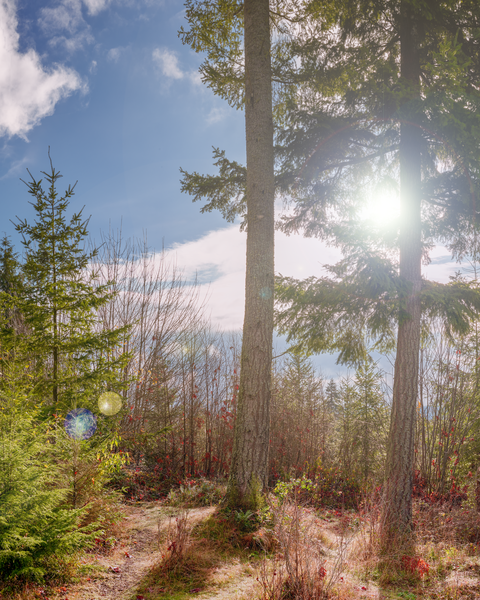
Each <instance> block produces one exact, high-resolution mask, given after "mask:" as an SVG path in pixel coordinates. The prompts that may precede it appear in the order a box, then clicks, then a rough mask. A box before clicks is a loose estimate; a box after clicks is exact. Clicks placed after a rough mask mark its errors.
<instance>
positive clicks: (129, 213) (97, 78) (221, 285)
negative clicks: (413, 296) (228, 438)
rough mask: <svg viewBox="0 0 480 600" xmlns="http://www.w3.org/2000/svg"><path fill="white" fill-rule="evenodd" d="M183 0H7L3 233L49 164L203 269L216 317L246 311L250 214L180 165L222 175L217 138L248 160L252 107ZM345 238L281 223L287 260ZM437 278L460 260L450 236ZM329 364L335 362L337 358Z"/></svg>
mask: <svg viewBox="0 0 480 600" xmlns="http://www.w3.org/2000/svg"><path fill="white" fill-rule="evenodd" d="M182 25H183V26H185V27H186V26H187V23H186V21H185V18H184V6H183V2H182V0H0V216H1V219H0V235H2V236H3V234H4V233H6V234H7V235H9V236H10V237H11V239H12V241H13V242H14V244H15V246H16V248H17V250H19V251H20V250H21V245H20V240H19V237H18V234H17V233H16V231H15V227H14V225H13V223H12V221H13V222H18V219H17V217H19V218H21V219H27V221H29V222H32V221H33V217H34V211H33V209H32V207H31V206H30V204H29V200H30V196H29V195H28V193H27V189H26V186H25V184H24V183H22V181H21V180H20V179H24V180H29V178H30V177H29V175H28V172H27V169H28V170H29V171H30V172H31V173H32V175H33V176H34V177H35V178H37V179H38V178H40V177H41V171H42V170H48V167H49V162H48V148H50V152H51V157H52V159H53V163H54V166H55V168H56V169H57V170H59V171H60V172H61V173H62V175H63V177H64V178H63V179H62V180H61V182H60V183H61V185H60V188H61V190H62V191H63V189H64V188H66V187H67V185H68V184H74V183H75V182H76V181H78V184H77V187H76V189H75V196H74V198H73V200H72V209H74V210H78V209H79V208H81V207H82V206H85V209H84V215H85V216H89V215H91V219H90V223H89V231H90V235H91V236H92V237H93V238H94V239H100V238H101V232H107V231H108V230H109V229H113V230H117V229H119V228H121V229H122V232H123V236H124V237H143V236H144V235H146V236H147V238H148V242H149V244H150V246H151V247H152V249H156V250H160V249H161V248H162V247H164V248H165V249H166V250H167V252H168V253H169V254H170V255H171V256H172V258H174V259H175V260H176V262H177V265H178V267H179V268H180V269H184V271H185V273H186V275H187V276H190V275H191V274H193V273H197V274H198V276H199V281H200V282H201V284H202V285H203V286H205V292H206V294H207V295H208V308H209V311H210V314H211V318H212V324H213V325H214V326H216V327H220V328H221V329H225V330H232V329H240V328H241V326H242V323H243V306H244V281H245V239H246V234H244V233H241V232H240V231H239V225H238V224H229V223H226V222H225V221H224V220H223V219H222V217H221V215H220V214H219V213H207V214H201V213H200V208H201V205H199V204H198V203H197V204H195V203H192V201H191V197H190V196H188V195H185V194H182V193H181V192H180V172H179V169H180V167H182V168H183V169H185V170H186V171H189V172H191V171H198V172H200V173H213V172H214V167H212V158H211V157H212V146H215V147H219V148H221V149H224V150H226V152H227V156H228V157H229V158H230V159H231V160H237V161H239V162H241V163H244V162H245V139H244V132H245V124H244V114H243V112H242V111H237V110H235V109H232V108H231V107H229V106H228V104H227V103H226V102H225V101H223V100H221V99H220V98H218V97H216V96H215V95H214V94H213V93H212V92H211V91H210V90H209V89H208V88H207V87H206V86H205V85H204V84H202V82H201V80H200V76H199V73H198V67H199V65H200V63H201V62H202V56H201V55H199V54H196V53H195V52H193V51H192V50H191V49H190V48H189V47H187V46H183V45H182V43H181V40H180V39H179V38H178V35H177V32H178V30H179V29H180V27H181V26H182ZM338 258H339V254H338V251H337V250H336V249H335V248H327V247H325V246H324V245H323V244H322V243H321V242H319V241H318V240H314V239H305V238H302V237H301V236H300V235H296V236H291V237H287V236H285V235H284V234H281V233H277V237H276V271H277V272H278V273H281V274H283V275H290V276H296V277H299V278H301V277H303V276H305V277H306V276H309V275H321V274H322V265H324V264H331V263H334V262H336V260H337V259H338ZM432 258H433V261H432V264H431V265H430V266H429V267H428V269H426V271H425V273H426V275H427V277H428V278H431V279H435V280H438V281H448V277H449V275H451V274H453V273H454V272H455V271H456V270H458V265H456V264H455V263H452V262H451V260H450V255H449V253H448V251H447V250H446V249H445V248H441V247H438V248H436V249H435V250H434V251H433V253H432ZM322 360H323V363H322V365H323V370H324V371H325V372H326V374H327V375H328V374H329V373H330V372H331V373H333V372H334V370H335V367H334V363H335V359H334V357H324V358H323V359H322Z"/></svg>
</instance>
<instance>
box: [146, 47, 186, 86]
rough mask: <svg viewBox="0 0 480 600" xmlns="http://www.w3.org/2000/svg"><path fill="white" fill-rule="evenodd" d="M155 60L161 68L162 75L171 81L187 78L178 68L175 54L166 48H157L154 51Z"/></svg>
mask: <svg viewBox="0 0 480 600" xmlns="http://www.w3.org/2000/svg"><path fill="white" fill-rule="evenodd" d="M152 56H153V60H154V62H155V63H156V64H157V66H158V67H159V68H160V71H161V72H162V75H165V77H168V78H169V79H183V78H184V77H185V76H186V73H184V72H183V71H182V70H181V69H180V67H179V66H178V58H177V55H176V53H175V52H172V51H171V50H167V49H166V48H163V49H160V48H155V50H154V51H153V54H152Z"/></svg>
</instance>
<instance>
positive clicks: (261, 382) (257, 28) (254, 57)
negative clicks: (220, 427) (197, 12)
mask: <svg viewBox="0 0 480 600" xmlns="http://www.w3.org/2000/svg"><path fill="white" fill-rule="evenodd" d="M244 18H245V25H244V27H245V128H246V141H247V218H248V233H247V272H246V280H245V288H246V289H245V317H244V325H243V343H242V356H241V373H240V389H239V394H238V406H237V414H236V420H235V432H234V442H233V454H232V464H231V468H230V479H229V485H228V492H227V502H228V504H230V505H232V506H238V507H253V508H254V507H255V506H256V504H257V500H258V493H259V492H260V491H261V490H262V489H263V488H264V487H265V486H266V484H267V471H268V445H269V428H270V422H269V421H270V414H269V409H270V393H271V390H270V388H271V364H272V335H273V285H274V264H273V260H274V193H275V190H274V175H273V118H272V84H271V59H270V22H269V2H268V0H245V2H244Z"/></svg>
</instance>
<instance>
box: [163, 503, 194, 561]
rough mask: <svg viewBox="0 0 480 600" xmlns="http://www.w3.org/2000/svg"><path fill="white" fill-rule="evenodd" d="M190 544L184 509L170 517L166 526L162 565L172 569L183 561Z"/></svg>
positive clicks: (189, 528) (189, 531) (186, 516)
mask: <svg viewBox="0 0 480 600" xmlns="http://www.w3.org/2000/svg"><path fill="white" fill-rule="evenodd" d="M191 544H192V538H191V526H190V524H189V522H188V514H187V512H186V511H182V512H180V513H179V514H178V515H177V516H176V517H172V518H171V519H170V523H169V524H168V526H167V534H166V550H165V554H164V555H163V560H162V567H163V569H164V570H166V571H173V570H175V568H176V567H177V566H178V565H179V564H180V563H181V562H182V561H183V559H184V558H185V555H186V553H187V551H188V549H189V548H190V546H191Z"/></svg>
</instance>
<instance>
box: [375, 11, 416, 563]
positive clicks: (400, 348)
mask: <svg viewBox="0 0 480 600" xmlns="http://www.w3.org/2000/svg"><path fill="white" fill-rule="evenodd" d="M417 19H418V16H417V18H416V15H415V12H414V10H413V7H412V3H411V2H410V1H408V0H403V1H402V3H401V24H400V43H401V77H402V80H403V84H404V85H405V86H406V87H407V89H408V95H407V97H408V99H409V100H413V102H415V101H416V100H417V99H419V98H420V67H419V35H418V31H417V23H418V20H417ZM405 108H406V109H407V110H402V114H404V115H405V114H407V115H409V116H407V117H405V116H403V117H402V122H401V125H400V127H401V130H400V135H401V140H400V198H401V222H400V276H401V277H402V278H403V279H404V280H405V282H406V283H407V284H408V286H409V289H408V292H407V293H406V295H405V298H404V299H403V305H402V311H401V313H402V314H401V315H400V323H399V327H398V340H397V355H396V360H395V372H394V384H393V404H392V415H391V422H390V432H389V439H388V447H387V461H386V472H385V493H384V507H383V519H382V539H381V542H382V547H383V551H384V553H390V552H391V551H392V550H393V549H395V548H398V547H399V546H398V543H399V541H400V540H402V541H403V542H405V543H407V545H408V544H409V543H410V542H411V536H410V532H411V518H412V490H413V464H414V437H415V415H416V405H417V391H418V367H419V351H420V291H421V285H422V282H421V262H422V243H421V215H420V205H421V130H420V128H419V127H416V126H415V125H413V124H412V123H411V121H412V120H413V119H414V118H415V116H414V115H412V114H411V111H408V108H409V107H408V106H407V107H404V109H405ZM409 113H410V114H409Z"/></svg>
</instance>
